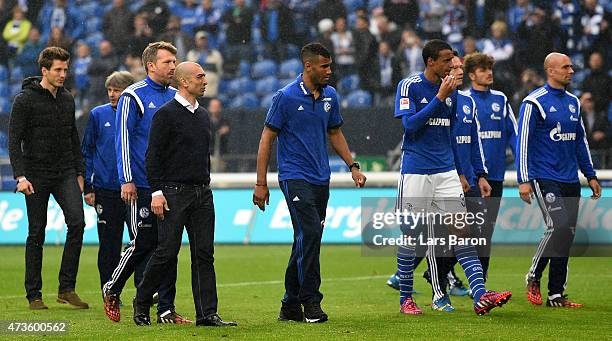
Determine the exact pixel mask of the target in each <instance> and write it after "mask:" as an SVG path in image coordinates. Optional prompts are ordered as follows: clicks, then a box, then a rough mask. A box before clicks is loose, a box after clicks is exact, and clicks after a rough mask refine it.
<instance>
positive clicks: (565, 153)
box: [516, 84, 595, 183]
mask: <svg viewBox="0 0 612 341" xmlns="http://www.w3.org/2000/svg"><path fill="white" fill-rule="evenodd" d="M516 155H517V158H516V168H517V173H518V181H519V183H523V182H527V181H531V180H534V179H546V180H553V181H559V182H565V183H572V182H578V168H580V171H582V174H584V176H586V177H591V176H595V171H594V170H593V162H592V160H591V153H590V152H589V144H588V142H587V139H586V134H585V130H584V123H583V122H582V117H581V116H580V101H579V100H578V98H577V97H576V96H574V95H572V94H571V93H569V92H567V91H565V90H560V89H555V88H552V87H551V86H550V85H548V84H546V85H545V86H543V87H540V88H538V89H536V90H534V91H533V92H531V93H530V94H529V95H528V96H527V97H525V99H524V100H523V103H522V104H521V113H520V116H519V134H518V138H517V144H516Z"/></svg>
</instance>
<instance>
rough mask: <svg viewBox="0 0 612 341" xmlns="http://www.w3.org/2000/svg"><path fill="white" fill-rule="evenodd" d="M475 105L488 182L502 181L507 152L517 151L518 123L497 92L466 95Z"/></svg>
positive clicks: (505, 101) (469, 91) (470, 92)
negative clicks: (508, 149)
mask: <svg viewBox="0 0 612 341" xmlns="http://www.w3.org/2000/svg"><path fill="white" fill-rule="evenodd" d="M467 94H468V95H470V97H472V98H473V99H474V101H475V102H476V110H478V123H479V124H480V139H481V140H482V147H483V149H484V155H485V163H486V165H487V169H488V170H489V174H488V176H487V179H489V180H493V181H504V175H505V174H506V148H507V147H510V148H511V149H512V152H513V153H514V150H515V148H516V134H517V131H516V129H517V123H516V118H515V117H514V113H513V112H512V108H511V107H510V103H508V99H507V98H506V95H504V93H503V92H501V91H497V90H487V91H478V90H474V89H473V88H472V89H470V90H468V91H467Z"/></svg>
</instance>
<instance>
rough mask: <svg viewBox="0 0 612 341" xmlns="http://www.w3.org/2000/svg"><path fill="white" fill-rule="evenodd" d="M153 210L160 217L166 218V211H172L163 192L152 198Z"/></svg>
mask: <svg viewBox="0 0 612 341" xmlns="http://www.w3.org/2000/svg"><path fill="white" fill-rule="evenodd" d="M151 211H153V214H155V215H156V216H157V217H158V218H159V219H161V220H164V211H170V207H168V202H167V201H166V197H164V195H163V194H160V195H156V196H154V197H153V198H152V199H151Z"/></svg>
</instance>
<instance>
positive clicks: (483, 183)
mask: <svg viewBox="0 0 612 341" xmlns="http://www.w3.org/2000/svg"><path fill="white" fill-rule="evenodd" d="M478 187H480V195H481V196H482V197H483V198H488V197H490V196H491V191H492V189H491V185H489V182H488V181H487V179H485V178H484V177H480V179H478Z"/></svg>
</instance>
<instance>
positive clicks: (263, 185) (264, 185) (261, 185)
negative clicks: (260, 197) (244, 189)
mask: <svg viewBox="0 0 612 341" xmlns="http://www.w3.org/2000/svg"><path fill="white" fill-rule="evenodd" d="M255 186H259V187H268V184H255Z"/></svg>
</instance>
